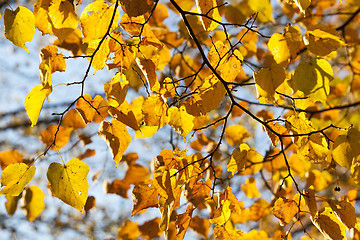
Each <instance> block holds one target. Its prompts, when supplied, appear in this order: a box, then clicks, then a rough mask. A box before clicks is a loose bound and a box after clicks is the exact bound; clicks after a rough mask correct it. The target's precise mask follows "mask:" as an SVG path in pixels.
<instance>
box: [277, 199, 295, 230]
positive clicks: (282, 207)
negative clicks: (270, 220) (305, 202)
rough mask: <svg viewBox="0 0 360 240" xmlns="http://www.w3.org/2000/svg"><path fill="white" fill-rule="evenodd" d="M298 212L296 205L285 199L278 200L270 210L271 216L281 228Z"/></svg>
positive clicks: (292, 201)
mask: <svg viewBox="0 0 360 240" xmlns="http://www.w3.org/2000/svg"><path fill="white" fill-rule="evenodd" d="M298 212H299V209H298V206H297V203H296V202H295V201H294V200H288V199H286V198H278V199H277V200H276V201H275V204H274V207H273V209H272V213H273V215H274V216H275V217H277V218H278V219H279V220H280V225H281V226H285V225H287V224H288V223H289V222H290V221H291V220H292V218H293V217H294V216H295V214H296V213H298Z"/></svg>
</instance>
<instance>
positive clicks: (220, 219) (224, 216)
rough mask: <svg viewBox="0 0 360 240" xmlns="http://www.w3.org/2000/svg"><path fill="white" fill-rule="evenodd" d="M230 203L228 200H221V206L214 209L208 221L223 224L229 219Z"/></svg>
mask: <svg viewBox="0 0 360 240" xmlns="http://www.w3.org/2000/svg"><path fill="white" fill-rule="evenodd" d="M230 204H231V202H230V201H229V200H225V201H223V202H222V203H221V207H219V208H217V209H215V211H214V213H213V216H212V217H211V218H210V219H209V221H210V223H212V224H217V225H223V224H225V223H226V222H227V221H228V220H229V219H230V215H231V210H230V208H229V207H230Z"/></svg>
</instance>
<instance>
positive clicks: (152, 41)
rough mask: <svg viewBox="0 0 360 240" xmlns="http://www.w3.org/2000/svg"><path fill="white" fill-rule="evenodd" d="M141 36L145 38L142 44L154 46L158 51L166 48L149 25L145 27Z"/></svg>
mask: <svg viewBox="0 0 360 240" xmlns="http://www.w3.org/2000/svg"><path fill="white" fill-rule="evenodd" d="M141 35H142V36H143V40H142V44H144V45H147V46H154V47H156V48H158V49H161V48H162V47H163V46H164V44H163V43H162V42H160V40H159V39H158V38H157V36H156V35H155V34H154V32H153V31H152V30H151V28H150V27H149V25H147V24H146V25H145V26H144V29H143V31H142V34H141Z"/></svg>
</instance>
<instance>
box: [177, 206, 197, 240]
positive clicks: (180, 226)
mask: <svg viewBox="0 0 360 240" xmlns="http://www.w3.org/2000/svg"><path fill="white" fill-rule="evenodd" d="M193 211H194V207H193V205H192V204H189V206H188V207H187V208H186V211H185V213H183V214H179V215H178V216H177V218H176V221H175V226H176V230H177V233H176V239H179V240H182V239H184V236H185V233H186V231H187V229H188V227H189V224H190V222H191V217H192V213H193Z"/></svg>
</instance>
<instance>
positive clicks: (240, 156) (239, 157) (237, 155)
mask: <svg viewBox="0 0 360 240" xmlns="http://www.w3.org/2000/svg"><path fill="white" fill-rule="evenodd" d="M249 150H250V147H249V146H248V145H247V144H246V143H242V144H240V146H239V148H236V149H234V151H233V152H232V154H231V158H230V159H229V162H228V164H227V171H228V172H231V174H230V176H229V177H233V176H234V175H235V173H236V172H238V171H243V170H244V169H245V165H246V163H247V153H248V151H249Z"/></svg>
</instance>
